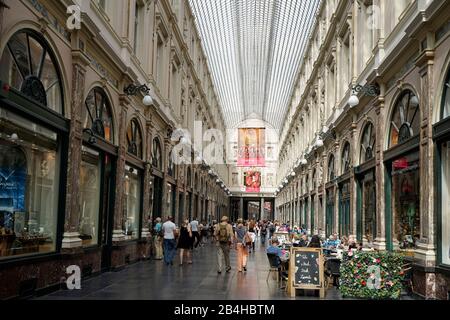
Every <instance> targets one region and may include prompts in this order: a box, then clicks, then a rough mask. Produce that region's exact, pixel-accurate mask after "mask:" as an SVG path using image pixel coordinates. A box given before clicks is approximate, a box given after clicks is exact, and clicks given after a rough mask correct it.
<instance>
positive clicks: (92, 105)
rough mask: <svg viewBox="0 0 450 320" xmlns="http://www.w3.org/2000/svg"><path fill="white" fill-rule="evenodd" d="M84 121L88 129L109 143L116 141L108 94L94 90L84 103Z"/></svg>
mask: <svg viewBox="0 0 450 320" xmlns="http://www.w3.org/2000/svg"><path fill="white" fill-rule="evenodd" d="M84 105H85V108H84V109H83V114H82V119H83V126H84V128H86V129H90V130H92V132H93V133H94V134H95V135H97V136H99V137H101V138H103V139H105V140H106V141H108V142H111V143H113V142H114V141H113V140H114V138H113V137H114V129H113V119H112V112H111V105H110V104H109V100H108V98H107V96H106V93H105V91H104V90H103V89H101V88H98V87H96V88H93V89H92V90H91V91H90V92H89V94H88V95H87V97H86V100H85V102H84Z"/></svg>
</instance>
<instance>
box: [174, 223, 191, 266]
mask: <svg viewBox="0 0 450 320" xmlns="http://www.w3.org/2000/svg"><path fill="white" fill-rule="evenodd" d="M193 244H194V238H193V237H192V230H191V224H190V223H189V220H187V219H186V220H185V221H184V223H183V224H182V225H181V228H180V237H179V239H178V245H177V248H178V249H180V266H182V265H183V258H184V252H185V251H186V252H187V259H188V264H192V256H191V250H192V247H193Z"/></svg>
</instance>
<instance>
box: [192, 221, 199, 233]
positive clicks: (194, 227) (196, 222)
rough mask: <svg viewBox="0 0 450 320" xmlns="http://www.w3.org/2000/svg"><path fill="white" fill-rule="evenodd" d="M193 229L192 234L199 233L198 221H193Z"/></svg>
mask: <svg viewBox="0 0 450 320" xmlns="http://www.w3.org/2000/svg"><path fill="white" fill-rule="evenodd" d="M191 229H192V232H198V221H197V220H193V221H191Z"/></svg>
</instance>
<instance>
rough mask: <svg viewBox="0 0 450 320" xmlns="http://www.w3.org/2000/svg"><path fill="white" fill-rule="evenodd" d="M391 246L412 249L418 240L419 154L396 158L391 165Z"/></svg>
mask: <svg viewBox="0 0 450 320" xmlns="http://www.w3.org/2000/svg"><path fill="white" fill-rule="evenodd" d="M392 195H393V219H392V221H393V228H392V232H393V234H392V239H393V246H394V249H395V248H400V249H414V248H416V245H417V241H418V240H419V238H420V202H419V201H420V172H419V154H418V153H413V154H410V155H407V156H403V157H400V158H397V159H396V160H395V161H394V162H393V164H392Z"/></svg>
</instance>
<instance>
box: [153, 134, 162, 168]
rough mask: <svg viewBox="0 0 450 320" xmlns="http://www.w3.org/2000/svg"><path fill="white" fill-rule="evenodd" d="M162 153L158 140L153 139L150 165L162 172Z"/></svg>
mask: <svg viewBox="0 0 450 320" xmlns="http://www.w3.org/2000/svg"><path fill="white" fill-rule="evenodd" d="M161 157H162V153H161V144H160V143H159V140H158V139H156V138H155V139H153V152H152V165H153V167H155V168H156V169H158V170H161V171H162V159H161Z"/></svg>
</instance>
